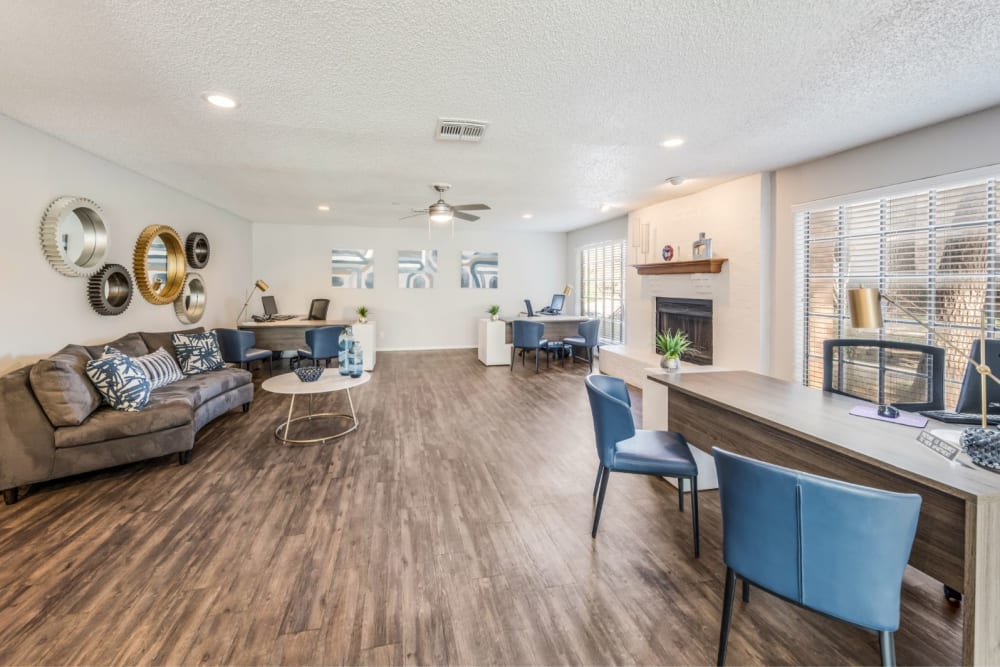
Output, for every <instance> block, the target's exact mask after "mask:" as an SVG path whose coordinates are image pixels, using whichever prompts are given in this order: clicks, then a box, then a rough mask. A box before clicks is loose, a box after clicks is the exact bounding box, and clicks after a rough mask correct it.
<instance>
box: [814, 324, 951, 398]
mask: <svg viewBox="0 0 1000 667" xmlns="http://www.w3.org/2000/svg"><path fill="white" fill-rule="evenodd" d="M944 373H945V361H944V349H943V348H940V347H935V346H933V345H920V344H918V343H903V342H899V341H893V340H865V339H853V338H841V339H834V340H825V341H823V391H830V392H833V393H835V394H843V395H844V396H851V397H852V398H860V399H862V400H866V401H871V402H873V403H878V404H879V405H884V404H886V403H888V404H891V405H894V406H895V407H897V408H899V409H900V410H907V411H910V412H919V411H920V410H944ZM887 380H888V382H887Z"/></svg>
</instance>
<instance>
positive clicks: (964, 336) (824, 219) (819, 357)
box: [795, 179, 998, 408]
mask: <svg viewBox="0 0 1000 667" xmlns="http://www.w3.org/2000/svg"><path fill="white" fill-rule="evenodd" d="M996 187H997V182H996V179H984V180H982V181H980V182H976V183H972V184H967V185H962V186H961V187H951V188H941V189H929V190H925V191H923V192H916V193H909V194H905V195H898V196H886V197H882V198H879V199H874V200H872V201H863V202H858V203H851V204H847V205H841V206H827V207H825V208H818V209H816V210H801V211H799V212H798V213H797V214H796V221H795V222H796V233H797V242H796V243H797V246H798V257H797V261H796V272H797V276H798V280H797V281H796V285H797V294H796V305H797V309H798V310H797V317H796V322H797V324H798V327H799V331H798V345H799V351H798V354H797V355H796V356H797V357H798V362H799V364H800V366H799V370H800V372H801V377H802V381H803V383H804V384H806V385H808V386H811V387H819V386H822V382H823V341H824V340H826V339H828V338H884V339H888V340H901V341H908V342H914V343H930V344H932V345H940V346H942V347H944V346H945V345H944V344H945V343H946V342H947V341H951V342H953V343H954V344H955V345H956V346H957V347H958V349H959V350H960V351H961V353H958V352H953V351H951V350H948V351H947V372H946V384H945V404H946V406H947V407H949V408H954V406H955V402H956V400H957V396H958V391H959V387H960V385H961V381H962V376H963V375H964V373H965V356H964V355H965V354H966V353H967V352H968V350H969V348H970V347H971V343H972V341H973V340H975V339H976V338H978V336H979V324H980V313H981V311H982V309H983V308H985V309H986V317H987V336H988V337H994V336H995V335H996V333H997V323H996V316H997V310H998V303H997V298H998V290H997V275H996V268H997V267H996V250H997V203H996ZM854 287H878V288H879V289H881V290H882V291H883V292H884V293H885V294H886V295H888V296H889V297H890V298H892V299H894V300H895V301H898V302H899V303H900V304H901V305H902V306H903V307H904V308H906V309H907V310H909V311H910V312H912V313H913V314H914V315H916V316H917V317H919V318H920V319H921V320H923V321H924V322H926V323H928V324H929V325H930V326H931V328H932V329H933V330H934V332H933V333H929V332H928V331H927V330H926V329H924V328H923V327H921V326H920V325H918V324H916V323H915V322H913V320H912V319H911V318H910V317H908V316H907V315H906V314H905V313H903V312H901V310H900V309H898V308H896V307H895V306H893V305H891V304H889V303H888V302H885V301H883V303H882V305H883V314H884V320H885V327H884V328H883V329H882V330H880V331H878V332H876V331H870V330H855V329H852V328H851V326H850V313H849V311H848V309H847V290H848V289H851V288H854Z"/></svg>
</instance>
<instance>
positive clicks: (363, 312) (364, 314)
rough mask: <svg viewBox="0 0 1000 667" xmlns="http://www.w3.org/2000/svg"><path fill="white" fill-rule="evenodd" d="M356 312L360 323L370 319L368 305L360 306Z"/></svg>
mask: <svg viewBox="0 0 1000 667" xmlns="http://www.w3.org/2000/svg"><path fill="white" fill-rule="evenodd" d="M354 312H356V313H357V314H358V322H359V323H360V324H364V323H365V322H367V321H368V306H358V309H357V310H356V311H354Z"/></svg>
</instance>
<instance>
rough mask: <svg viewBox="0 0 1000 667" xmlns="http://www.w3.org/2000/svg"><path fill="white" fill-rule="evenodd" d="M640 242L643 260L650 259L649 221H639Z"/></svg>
mask: <svg viewBox="0 0 1000 667" xmlns="http://www.w3.org/2000/svg"><path fill="white" fill-rule="evenodd" d="M639 230H640V232H639V243H640V249H641V250H642V261H643V262H648V261H649V223H648V222H640V223H639Z"/></svg>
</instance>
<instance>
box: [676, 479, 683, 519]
mask: <svg viewBox="0 0 1000 667" xmlns="http://www.w3.org/2000/svg"><path fill="white" fill-rule="evenodd" d="M677 509H678V510H679V511H681V512H683V511H684V478H683V477H678V478H677Z"/></svg>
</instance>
